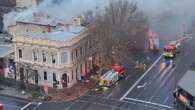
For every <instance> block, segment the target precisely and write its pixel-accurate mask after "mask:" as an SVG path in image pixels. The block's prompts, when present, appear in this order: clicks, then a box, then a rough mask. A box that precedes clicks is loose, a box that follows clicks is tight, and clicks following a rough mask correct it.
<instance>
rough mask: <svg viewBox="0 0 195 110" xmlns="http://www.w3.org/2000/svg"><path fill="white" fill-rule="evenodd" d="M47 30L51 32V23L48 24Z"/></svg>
mask: <svg viewBox="0 0 195 110" xmlns="http://www.w3.org/2000/svg"><path fill="white" fill-rule="evenodd" d="M47 32H51V25H50V24H48V27H47Z"/></svg>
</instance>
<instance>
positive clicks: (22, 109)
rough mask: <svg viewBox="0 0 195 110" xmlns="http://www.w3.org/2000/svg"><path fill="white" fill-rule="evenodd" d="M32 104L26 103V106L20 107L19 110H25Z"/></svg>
mask: <svg viewBox="0 0 195 110" xmlns="http://www.w3.org/2000/svg"><path fill="white" fill-rule="evenodd" d="M31 104H32V103H31V102H30V103H28V104H26V105H25V106H24V107H22V108H21V109H20V110H24V109H25V108H27V107H28V106H29V105H31Z"/></svg>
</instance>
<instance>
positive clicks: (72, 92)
mask: <svg viewBox="0 0 195 110" xmlns="http://www.w3.org/2000/svg"><path fill="white" fill-rule="evenodd" d="M95 84H96V81H95V80H93V79H90V80H86V82H83V83H81V82H78V83H77V84H75V85H74V86H73V87H71V88H67V89H61V90H56V89H52V88H49V95H50V96H51V97H52V101H72V100H75V99H76V98H78V97H80V96H82V95H84V94H86V93H87V92H88V91H89V90H90V89H91V88H93V87H94V86H95Z"/></svg>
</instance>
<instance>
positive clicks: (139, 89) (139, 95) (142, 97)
mask: <svg viewBox="0 0 195 110" xmlns="http://www.w3.org/2000/svg"><path fill="white" fill-rule="evenodd" d="M194 41H195V39H192V40H190V41H188V42H186V44H185V45H184V47H183V48H182V49H181V53H180V54H179V55H178V56H177V60H176V67H174V68H169V69H166V70H165V71H164V72H160V71H159V69H160V68H159V67H160V64H161V62H162V59H161V60H159V62H157V63H156V65H155V66H154V67H153V68H151V70H150V71H148V72H147V73H146V74H145V76H144V77H143V78H142V79H141V80H140V81H139V82H138V83H137V84H136V85H135V86H134V87H133V88H130V89H129V91H128V92H127V93H126V94H125V95H124V96H123V97H122V98H121V100H123V101H132V100H137V101H143V102H146V103H155V104H161V105H165V106H169V107H172V106H173V95H172V92H173V90H174V89H175V87H176V84H177V82H178V81H179V80H180V79H181V77H182V76H183V75H184V73H185V72H186V71H187V70H188V69H189V68H190V66H191V65H192V63H193V62H194V61H195V58H194V57H193V56H194V55H195V44H194Z"/></svg>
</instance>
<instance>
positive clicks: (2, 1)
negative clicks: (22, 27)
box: [0, 0, 16, 7]
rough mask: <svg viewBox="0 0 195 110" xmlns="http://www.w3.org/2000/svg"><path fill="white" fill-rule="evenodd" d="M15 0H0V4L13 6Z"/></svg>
mask: <svg viewBox="0 0 195 110" xmlns="http://www.w3.org/2000/svg"><path fill="white" fill-rule="evenodd" d="M15 5H16V0H0V6H6V7H14V6H15Z"/></svg>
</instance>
